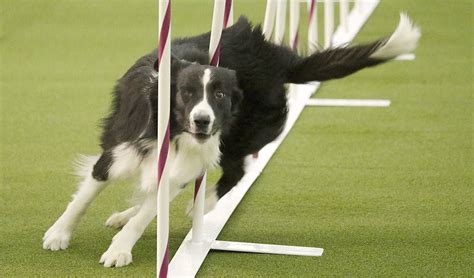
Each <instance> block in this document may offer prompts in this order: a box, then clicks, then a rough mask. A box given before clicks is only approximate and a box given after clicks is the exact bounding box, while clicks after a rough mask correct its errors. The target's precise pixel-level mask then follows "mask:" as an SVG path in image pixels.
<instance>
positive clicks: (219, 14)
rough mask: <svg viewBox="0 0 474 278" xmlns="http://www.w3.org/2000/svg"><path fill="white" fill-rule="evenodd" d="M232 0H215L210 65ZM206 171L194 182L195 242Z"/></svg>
mask: <svg viewBox="0 0 474 278" xmlns="http://www.w3.org/2000/svg"><path fill="white" fill-rule="evenodd" d="M231 14H232V0H215V1H214V11H213V15H212V28H211V38H210V42H209V59H210V65H211V66H216V67H217V66H218V65H219V58H220V43H221V36H222V29H223V28H224V27H226V26H228V25H229V24H231V20H232V15H231ZM206 177H207V172H204V174H203V175H202V176H201V177H200V178H198V179H197V180H196V182H195V184H194V206H193V232H192V240H193V242H195V243H199V242H202V241H203V240H204V225H203V223H204V207H205V201H206V194H205V193H206Z"/></svg>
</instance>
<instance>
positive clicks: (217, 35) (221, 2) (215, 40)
mask: <svg viewBox="0 0 474 278" xmlns="http://www.w3.org/2000/svg"><path fill="white" fill-rule="evenodd" d="M226 1H229V0H215V1H214V11H213V14H212V28H211V38H210V42H209V58H210V61H211V65H213V66H218V65H219V54H220V53H219V49H218V46H219V41H220V39H221V34H222V28H223V27H224V10H225V5H226Z"/></svg>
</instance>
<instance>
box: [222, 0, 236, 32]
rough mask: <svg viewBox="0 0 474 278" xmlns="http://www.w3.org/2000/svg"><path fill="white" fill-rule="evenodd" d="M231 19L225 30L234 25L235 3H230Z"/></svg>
mask: <svg viewBox="0 0 474 278" xmlns="http://www.w3.org/2000/svg"><path fill="white" fill-rule="evenodd" d="M228 18H229V19H228V20H227V22H226V25H225V26H224V28H227V27H230V26H232V24H234V1H230V12H229V17H228Z"/></svg>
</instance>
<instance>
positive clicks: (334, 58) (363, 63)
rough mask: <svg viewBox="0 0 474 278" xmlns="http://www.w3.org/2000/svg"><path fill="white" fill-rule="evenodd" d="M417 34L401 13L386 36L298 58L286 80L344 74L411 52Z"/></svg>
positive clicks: (419, 33) (418, 34)
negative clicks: (390, 33) (394, 27)
mask: <svg viewBox="0 0 474 278" xmlns="http://www.w3.org/2000/svg"><path fill="white" fill-rule="evenodd" d="M420 36H421V31H420V28H418V27H417V26H415V25H414V24H413V23H412V21H411V20H410V18H409V17H408V16H407V15H406V14H403V13H402V14H400V23H399V24H398V27H397V29H396V30H395V32H393V34H392V35H391V36H390V37H389V38H388V39H386V38H385V39H380V40H378V41H375V42H373V43H370V44H365V45H356V46H352V47H341V48H335V49H328V50H325V51H322V52H319V53H315V54H313V55H311V56H309V57H306V58H302V59H300V60H298V61H297V62H296V63H295V64H294V65H293V66H292V67H290V69H289V71H288V75H287V81H288V82H290V83H305V82H309V81H325V80H329V79H336V78H342V77H345V76H347V75H349V74H352V73H354V72H356V71H358V70H360V69H363V68H366V67H372V66H375V65H378V64H381V63H384V62H386V61H389V60H391V59H393V58H395V57H397V56H398V55H401V54H405V53H409V52H411V51H413V50H414V49H415V48H416V45H417V42H418V39H419V38H420Z"/></svg>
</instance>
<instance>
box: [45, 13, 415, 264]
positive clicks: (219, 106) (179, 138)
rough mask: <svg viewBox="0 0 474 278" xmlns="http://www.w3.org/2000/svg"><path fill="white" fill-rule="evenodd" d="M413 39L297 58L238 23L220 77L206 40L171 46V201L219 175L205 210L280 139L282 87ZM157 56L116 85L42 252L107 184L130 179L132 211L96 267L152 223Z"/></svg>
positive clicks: (350, 66) (127, 255)
mask: <svg viewBox="0 0 474 278" xmlns="http://www.w3.org/2000/svg"><path fill="white" fill-rule="evenodd" d="M419 37H420V31H419V29H418V28H417V27H415V26H414V25H413V24H412V23H411V22H410V20H409V19H408V17H407V16H405V15H402V16H401V20H400V24H399V26H398V27H397V29H396V30H395V32H394V33H393V34H392V35H391V36H390V37H389V38H388V39H380V40H378V41H376V42H373V43H370V44H366V45H359V46H353V47H341V48H335V49H329V50H325V51H322V52H319V53H315V54H312V55H310V56H308V57H300V56H298V55H296V54H295V53H293V52H291V51H290V50H289V49H287V48H285V47H282V46H278V45H274V44H272V43H270V42H267V41H265V39H264V37H263V35H262V31H261V28H260V27H259V26H257V27H255V28H253V27H252V26H251V24H250V23H249V22H248V21H247V20H246V19H245V18H240V19H239V21H238V22H237V23H236V24H235V25H233V26H232V27H230V28H228V29H226V30H225V31H224V32H223V35H222V44H221V59H220V66H221V67H219V68H216V67H212V66H209V65H208V62H209V61H208V54H207V49H208V48H209V33H207V34H203V35H200V36H197V37H191V38H184V39H178V40H175V41H174V42H173V44H172V53H173V56H174V57H173V59H172V85H171V86H172V88H171V89H172V96H171V97H172V100H171V109H172V117H171V148H170V149H171V150H170V161H169V163H170V165H171V166H170V167H171V168H170V175H171V177H170V178H171V189H170V194H171V199H173V197H175V196H176V195H177V194H178V193H179V191H180V190H181V189H182V188H183V187H184V186H185V185H186V184H187V183H189V182H190V181H193V180H194V179H196V178H197V177H198V176H200V175H201V174H202V173H203V171H205V170H206V169H209V168H213V167H216V166H219V165H220V166H221V167H222V170H223V174H222V176H221V178H220V179H219V181H218V182H217V185H216V187H215V188H212V189H210V190H208V192H207V193H206V207H207V208H206V209H207V210H210V209H212V208H213V207H214V205H215V203H216V202H217V200H218V199H219V198H221V197H222V196H223V195H225V194H226V193H227V192H228V191H229V190H230V189H231V188H232V187H233V186H235V185H236V183H237V182H238V181H239V180H240V179H241V178H242V176H243V175H244V158H245V157H246V156H248V155H250V154H253V153H255V152H258V151H259V150H260V149H261V148H262V147H264V146H265V145H266V144H268V143H269V142H271V141H273V140H274V139H275V138H276V137H277V136H278V135H279V134H280V133H281V131H282V129H283V127H284V125H285V121H286V116H287V111H288V108H287V99H286V94H285V89H284V84H285V83H305V82H308V81H325V80H329V79H334V78H341V77H344V76H347V75H349V74H351V73H354V72H356V71H358V70H360V69H362V68H365V67H371V66H374V65H377V64H380V63H383V62H386V61H388V60H390V59H393V58H394V57H396V56H398V55H400V54H404V53H408V52H410V51H412V50H413V49H414V48H415V47H416V44H417V41H418V39H419ZM155 52H156V51H154V52H153V53H152V54H149V55H146V56H144V57H142V58H140V59H139V60H138V61H137V62H136V63H135V64H134V65H133V66H132V67H131V68H130V69H129V70H128V72H127V73H126V74H125V75H124V76H123V77H122V78H121V79H120V80H119V81H118V83H117V85H116V87H115V90H114V101H113V106H112V112H111V114H110V115H109V116H108V117H107V118H106V119H105V120H104V124H103V134H102V138H101V142H102V144H101V146H102V149H103V152H102V154H101V155H100V156H95V157H85V158H84V159H83V163H82V167H80V171H79V174H80V176H81V178H82V181H81V183H80V185H79V189H78V191H77V192H76V194H75V195H74V196H73V199H72V201H71V202H70V203H69V205H68V206H67V208H66V211H65V212H64V213H63V214H62V215H61V217H60V218H59V219H58V220H57V221H56V223H54V225H53V226H51V228H49V230H48V231H47V232H46V234H45V235H44V238H43V248H44V249H50V250H53V251H56V250H61V249H66V248H67V247H68V245H69V241H70V239H71V235H72V232H73V230H74V228H75V227H76V225H77V224H78V222H79V220H80V218H81V216H82V215H83V214H84V213H85V211H86V209H87V207H88V206H89V205H90V203H91V202H92V201H93V200H94V198H95V197H96V196H97V195H98V194H99V193H100V191H101V190H102V189H104V187H105V186H106V185H107V184H108V183H109V182H110V181H112V180H117V179H122V178H126V177H138V178H139V180H140V189H141V191H142V192H145V193H146V194H143V195H144V197H143V199H142V201H141V203H139V204H137V205H136V206H134V207H132V208H129V209H127V210H125V211H123V212H120V213H114V214H112V216H110V218H109V219H108V220H107V222H106V225H107V226H111V227H116V228H119V227H123V228H122V230H121V231H120V232H118V233H117V234H116V235H115V237H114V238H113V240H112V244H111V245H110V247H109V249H108V250H107V251H106V252H105V253H104V254H103V255H102V257H101V259H100V262H101V263H103V264H104V266H106V267H111V266H116V267H120V266H125V265H128V264H129V263H130V262H132V253H131V252H132V248H133V246H134V245H135V243H136V241H137V240H138V239H139V238H140V236H141V235H142V233H143V231H144V230H145V228H146V227H147V226H148V224H149V223H150V222H151V221H152V220H153V218H154V217H155V216H156V191H155V190H156V188H157V184H156V183H157V161H156V157H157V149H156V132H157V130H156V127H157V122H156V118H157V93H158V92H157V87H158V86H157V82H158V80H157V71H156V60H157V57H156V53H155Z"/></svg>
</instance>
